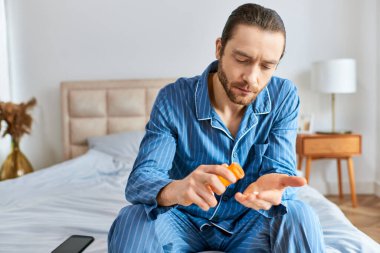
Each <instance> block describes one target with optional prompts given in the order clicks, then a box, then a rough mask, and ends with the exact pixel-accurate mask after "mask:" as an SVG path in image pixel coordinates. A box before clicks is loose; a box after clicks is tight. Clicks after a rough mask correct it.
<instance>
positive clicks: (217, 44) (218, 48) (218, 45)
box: [215, 38, 222, 60]
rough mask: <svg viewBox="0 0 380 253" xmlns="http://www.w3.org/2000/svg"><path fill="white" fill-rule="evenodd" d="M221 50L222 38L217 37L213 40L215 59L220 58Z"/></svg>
mask: <svg viewBox="0 0 380 253" xmlns="http://www.w3.org/2000/svg"><path fill="white" fill-rule="evenodd" d="M221 50H222V38H217V39H216V41H215V57H216V59H217V60H220V56H221V53H222V52H221Z"/></svg>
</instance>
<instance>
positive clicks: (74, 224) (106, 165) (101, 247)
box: [0, 150, 380, 253]
mask: <svg viewBox="0 0 380 253" xmlns="http://www.w3.org/2000/svg"><path fill="white" fill-rule="evenodd" d="M131 168H132V162H130V163H126V162H125V161H124V162H118V161H115V160H114V159H113V158H112V157H111V156H109V155H107V154H104V153H101V152H98V151H95V150H90V151H89V152H88V153H87V154H85V155H83V156H81V157H79V158H76V159H74V160H71V161H68V162H65V163H62V164H58V165H56V166H53V167H50V168H48V169H45V170H41V171H37V172H34V173H31V174H28V175H25V176H23V177H21V178H18V179H14V180H8V181H4V182H0V252H7V253H12V252H39V253H40V252H51V251H52V250H53V249H54V248H56V247H57V246H58V245H59V244H60V243H62V242H63V241H64V240H65V239H66V238H68V237H69V236H70V235H73V234H80V235H90V236H93V237H95V241H94V242H93V243H92V244H91V245H90V246H89V247H88V248H87V249H86V250H85V252H106V251H107V234H108V230H109V228H110V226H111V224H112V222H113V220H114V219H115V218H116V216H117V214H118V212H119V210H120V209H121V208H122V207H123V206H125V205H126V204H127V202H126V200H125V198H124V188H125V184H126V181H127V178H128V175H129V172H130V170H131ZM299 198H300V199H302V200H304V201H305V202H307V203H308V204H310V205H311V206H312V207H313V208H314V209H315V211H316V212H317V213H318V215H319V217H320V220H321V223H322V226H323V231H324V235H325V241H326V245H327V252H380V246H379V244H377V243H376V242H374V241H373V240H372V239H370V238H369V237H368V236H366V235H365V234H363V233H362V232H360V231H359V230H358V229H356V228H355V227H354V226H352V224H351V223H350V222H349V221H348V220H347V219H346V218H345V216H344V215H343V213H342V212H341V211H340V210H339V209H338V208H337V207H336V206H335V205H334V204H333V203H331V202H329V201H328V200H327V199H326V198H324V197H323V196H322V195H321V194H320V193H318V192H317V191H316V190H314V189H312V188H310V187H304V188H303V189H301V190H300V191H299Z"/></svg>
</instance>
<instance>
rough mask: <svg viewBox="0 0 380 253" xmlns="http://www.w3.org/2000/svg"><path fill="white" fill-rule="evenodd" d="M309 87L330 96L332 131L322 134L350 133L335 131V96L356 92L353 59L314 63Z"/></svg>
mask: <svg viewBox="0 0 380 253" xmlns="http://www.w3.org/2000/svg"><path fill="white" fill-rule="evenodd" d="M311 86H312V88H313V89H314V90H317V91H319V92H322V93H329V94H331V109H332V131H331V132H318V133H324V134H337V133H341V134H344V133H351V131H339V132H338V131H336V129H335V94H337V93H354V92H355V91H356V63H355V60H354V59H334V60H328V61H320V62H314V63H313V64H312V69H311Z"/></svg>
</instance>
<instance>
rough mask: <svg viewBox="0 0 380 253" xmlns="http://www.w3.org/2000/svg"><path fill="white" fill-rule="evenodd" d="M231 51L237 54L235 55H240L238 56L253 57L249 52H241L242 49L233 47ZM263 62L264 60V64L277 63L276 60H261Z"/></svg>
mask: <svg viewBox="0 0 380 253" xmlns="http://www.w3.org/2000/svg"><path fill="white" fill-rule="evenodd" d="M232 52H233V53H234V54H237V55H240V56H243V57H247V58H249V59H253V57H252V56H250V55H249V54H247V53H245V52H243V51H240V50H238V49H233V50H232ZM263 62H264V63H265V64H273V65H277V64H278V61H276V60H263Z"/></svg>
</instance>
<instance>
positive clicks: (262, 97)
mask: <svg viewBox="0 0 380 253" xmlns="http://www.w3.org/2000/svg"><path fill="white" fill-rule="evenodd" d="M217 69H218V61H214V62H212V63H211V64H210V65H209V66H208V67H207V68H206V69H205V71H204V72H203V73H202V75H201V76H200V78H199V80H198V83H197V85H196V88H195V109H196V114H197V118H198V120H206V119H211V118H212V116H213V108H212V105H211V103H210V98H209V95H208V76H209V74H210V73H211V72H216V71H217ZM247 110H248V111H251V112H252V113H255V114H267V113H269V112H270V111H271V99H270V95H269V90H268V87H265V88H264V89H263V90H262V91H261V92H260V94H259V95H258V96H257V97H256V99H255V101H254V102H253V103H252V104H251V105H249V107H248V108H247Z"/></svg>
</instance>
